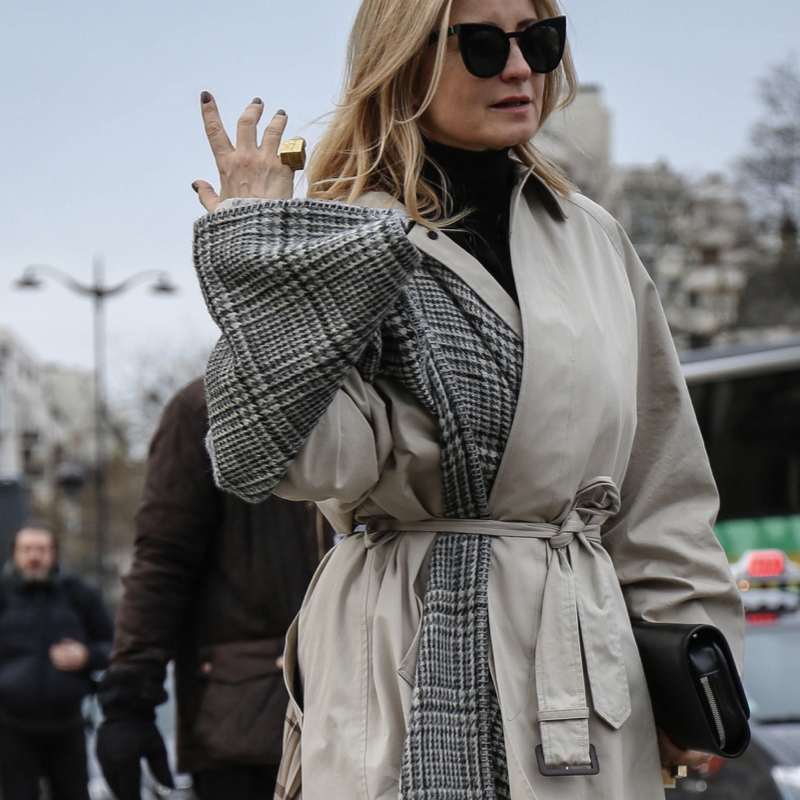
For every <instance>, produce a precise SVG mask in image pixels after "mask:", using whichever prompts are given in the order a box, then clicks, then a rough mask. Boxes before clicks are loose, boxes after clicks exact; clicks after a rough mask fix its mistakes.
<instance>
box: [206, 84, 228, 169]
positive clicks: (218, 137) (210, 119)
mask: <svg viewBox="0 0 800 800" xmlns="http://www.w3.org/2000/svg"><path fill="white" fill-rule="evenodd" d="M200 110H201V112H202V114H203V125H204V126H205V129H206V136H207V137H208V143H209V144H210V145H211V152H212V153H213V154H214V158H216V159H219V157H220V156H224V155H227V154H228V153H232V152H233V145H232V144H231V140H230V139H229V138H228V134H227V133H226V132H225V127H224V126H223V124H222V119H220V116H219V109H218V108H217V102H216V100H214V98H213V97H212V96H211V94H210V93H209V92H202V93H201V95H200Z"/></svg>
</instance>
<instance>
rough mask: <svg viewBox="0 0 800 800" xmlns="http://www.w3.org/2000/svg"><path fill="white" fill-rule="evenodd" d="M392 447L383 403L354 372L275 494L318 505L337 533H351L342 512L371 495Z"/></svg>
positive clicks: (355, 506) (301, 450)
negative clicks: (330, 518) (331, 516)
mask: <svg viewBox="0 0 800 800" xmlns="http://www.w3.org/2000/svg"><path fill="white" fill-rule="evenodd" d="M392 446H393V441H392V434H391V429H390V425H389V419H388V415H387V412H386V405H385V402H384V401H383V399H382V398H381V396H380V395H379V394H378V392H377V391H376V390H375V389H374V388H373V387H372V386H371V385H370V384H369V383H366V382H365V381H364V380H363V379H362V378H361V375H360V374H359V372H358V371H357V370H355V369H353V370H351V371H350V374H349V375H348V376H347V378H346V379H345V382H344V385H343V386H342V388H341V389H340V390H339V391H338V392H337V393H336V395H335V397H334V398H333V401H332V402H331V404H330V405H329V406H328V409H327V411H326V412H325V414H324V415H323V416H322V418H321V419H320V421H319V423H318V424H317V425H316V427H315V428H314V430H313V431H312V432H311V435H310V436H309V438H308V439H307V440H306V442H305V444H304V445H303V446H302V448H301V449H300V451H299V453H298V455H297V457H296V458H295V459H294V461H292V463H291V464H290V465H289V468H288V470H287V471H286V474H285V475H284V477H283V478H282V479H281V481H280V482H279V483H278V485H277V486H276V487H275V494H276V495H278V496H279V497H283V498H285V499H286V500H313V501H315V502H317V503H320V507H321V509H322V510H323V513H327V514H328V516H330V515H331V514H333V517H334V518H333V519H332V520H331V521H332V524H333V525H334V527H335V528H336V529H337V530H338V531H339V532H340V533H345V532H350V528H351V524H350V521H349V520H347V521H345V520H343V519H342V518H341V514H342V513H349V512H351V511H352V510H353V509H355V508H357V507H358V506H359V505H361V503H362V502H363V501H364V499H365V498H366V497H367V496H368V495H369V494H370V492H371V491H372V489H373V487H374V486H375V485H376V484H377V483H378V481H379V480H380V477H381V472H382V470H383V467H384V465H385V464H386V462H387V460H388V459H389V457H390V455H391V452H392ZM330 501H335V502H334V503H332V502H330Z"/></svg>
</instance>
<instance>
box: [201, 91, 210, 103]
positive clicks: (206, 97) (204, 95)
mask: <svg viewBox="0 0 800 800" xmlns="http://www.w3.org/2000/svg"><path fill="white" fill-rule="evenodd" d="M200 100H202V102H203V103H204V104H205V103H210V102H211V95H210V94H209V93H208V92H201V93H200Z"/></svg>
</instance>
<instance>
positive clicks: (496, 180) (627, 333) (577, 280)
mask: <svg viewBox="0 0 800 800" xmlns="http://www.w3.org/2000/svg"><path fill="white" fill-rule="evenodd" d="M558 13H559V12H558V8H557V7H556V4H555V2H554V1H553V0H450V1H449V2H445V0H363V2H362V5H361V8H360V10H359V13H358V16H357V18H356V22H355V27H354V30H353V33H352V37H351V43H350V51H349V71H348V76H347V83H346V88H345V94H344V99H343V102H342V104H341V106H340V107H339V108H338V109H337V111H336V112H335V114H334V117H333V121H332V123H331V125H330V126H329V128H328V130H327V132H326V135H325V136H324V138H323V140H322V142H321V143H320V145H319V146H318V147H317V149H316V151H315V154H314V158H313V160H312V163H311V165H310V169H309V184H310V192H309V199H306V200H289V199H285V198H290V197H291V194H292V173H291V170H290V169H289V168H288V167H285V166H282V165H281V162H280V160H279V158H278V156H277V150H278V144H279V142H280V138H281V136H282V134H283V131H284V129H285V126H286V116H285V114H283V113H282V112H281V113H279V114H277V115H275V117H273V119H272V121H271V122H270V123H269V125H268V127H267V130H266V132H265V135H264V138H263V140H262V142H261V144H260V145H259V144H257V141H256V133H255V129H256V124H257V122H258V120H259V118H260V115H261V111H262V108H263V105H262V104H261V102H260V101H258V100H257V101H255V102H254V103H253V104H251V105H250V106H248V108H247V109H246V110H245V112H244V114H243V115H242V117H241V118H240V120H239V125H238V130H237V146H236V148H234V147H233V146H232V145H231V144H230V142H229V141H228V139H227V136H226V135H225V132H224V130H223V128H222V125H221V122H220V119H219V114H218V111H217V109H216V105H215V103H214V100H213V98H212V97H211V96H210V95H208V94H207V93H204V94H203V97H202V99H203V115H204V119H205V123H206V129H207V132H208V134H209V139H210V141H211V145H212V149H213V150H214V153H215V156H216V159H217V163H218V166H219V168H220V175H221V190H220V194H219V195H217V194H216V193H215V192H214V190H213V189H212V188H211V186H210V185H209V184H207V183H205V182H197V184H195V186H196V188H197V190H198V192H199V194H200V199H201V201H202V202H203V205H204V206H205V207H206V208H207V209H208V210H209V211H212V212H213V213H210V214H208V215H207V216H206V217H204V218H203V219H201V220H200V221H199V222H198V223H197V226H196V240H195V260H196V264H197V268H198V272H199V275H200V279H201V282H202V285H203V289H204V292H205V295H206V299H207V302H208V304H209V308H210V310H211V313H212V315H213V317H214V319H215V320H216V321H217V323H218V324H219V326H220V328H221V330H222V338H221V339H220V342H219V344H218V345H217V348H216V349H215V352H214V354H213V356H212V358H211V361H210V363H209V368H208V374H207V378H206V386H207V392H208V402H209V409H210V418H211V428H212V429H211V433H210V436H209V440H208V447H209V450H210V452H211V454H212V458H213V460H214V464H215V472H216V478H217V480H218V482H219V483H220V485H221V486H222V487H223V488H226V489H229V490H232V491H234V492H236V493H237V494H240V495H241V496H243V497H245V498H247V499H250V500H258V499H261V498H263V497H264V496H266V495H267V494H268V493H269V492H271V491H275V492H276V493H277V494H279V495H281V496H283V497H287V498H291V499H301V498H302V499H310V500H314V501H316V502H317V503H318V504H319V506H320V508H322V509H323V511H324V512H325V514H326V515H327V516H328V518H329V519H330V520H331V521H332V522H333V524H334V526H335V527H336V528H337V530H340V531H344V532H351V531H354V530H355V529H356V528H357V526H359V525H360V526H365V527H366V529H365V530H364V529H363V527H362V528H361V529H360V532H357V533H353V534H352V535H350V536H349V537H347V538H346V539H345V540H344V541H343V542H342V543H341V544H340V545H339V546H338V547H336V548H335V549H334V550H333V551H332V553H331V554H330V555H329V557H328V559H327V560H326V562H325V564H324V565H323V567H322V568H321V569H320V571H319V572H318V573H317V576H316V578H315V580H314V582H313V584H312V586H311V588H310V590H309V593H308V595H307V597H306V600H305V603H304V606H303V609H302V611H301V613H300V615H299V617H298V620H297V621H296V623H295V626H294V627H293V629H292V631H291V632H290V635H289V641H288V643H287V652H286V665H285V669H286V675H287V678H288V683H289V686H290V690H291V692H292V697H293V700H292V704H291V706H290V715H289V726H288V728H287V740H286V744H287V747H286V749H285V752H284V764H283V768H282V779H281V781H279V783H280V784H281V785H280V786H279V791H278V796H281V797H299V796H300V792H301V790H302V794H303V796H304V797H305V798H306V800H315V799H316V798H322V797H325V798H328V797H331V796H335V797H337V798H339V797H341V798H356V797H363V798H372V799H378V798H379V799H380V800H385V799H388V798H392V800H394V798H396V797H398V793H399V796H400V797H401V798H425V799H426V800H445V798H447V799H449V798H458V799H459V800H461V799H462V798H475V800H478V798H480V799H481V800H483V799H484V798H494V797H497V798H509V797H510V798H513V800H517V798H533V797H536V798H540V800H541V799H542V798H544V799H545V800H549V799H550V798H570V800H584V799H585V800H589V798H592V799H593V800H594V799H595V798H600V797H603V798H614V799H615V800H626V799H628V800H650V798H652V800H655V798H662V797H663V790H662V787H661V772H660V769H659V753H658V745H657V739H656V732H655V728H654V725H653V720H652V714H651V710H650V704H649V700H648V696H647V689H646V686H645V682H644V678H643V675H642V671H641V665H640V662H639V658H638V654H637V651H636V646H635V643H634V640H633V637H632V634H631V629H630V623H629V617H633V618H637V619H646V620H650V621H685V622H688V621H692V622H712V623H713V624H716V625H717V626H718V627H720V628H722V630H723V631H724V632H725V633H726V634H727V636H728V638H729V640H730V641H731V644H732V646H733V648H734V650H735V651H736V652H738V653H740V652H741V609H740V603H739V599H738V593H737V591H736V588H735V586H734V585H733V582H732V579H731V575H730V571H729V569H728V567H727V563H726V561H725V558H724V555H723V553H722V551H721V549H720V547H719V545H718V544H717V542H716V539H715V538H714V535H713V531H712V527H711V524H712V520H713V517H714V514H715V511H716V502H717V501H716V493H715V489H714V484H713V480H712V477H711V474H710V471H709V468H708V464H707V461H706V458H705V455H704V451H703V446H702V442H701V440H700V436H699V433H698V430H697V426H696V424H695V421H694V415H693V413H692V409H691V405H690V402H689V398H688V395H687V392H686V387H685V384H684V383H683V381H682V379H681V375H680V370H679V366H678V363H677V359H676V357H675V352H674V348H673V346H672V342H671V339H670V335H669V332H668V330H667V327H666V323H665V321H664V318H663V314H662V312H661V309H660V305H659V301H658V297H657V295H656V292H655V289H654V288H653V285H652V283H651V281H650V280H649V278H648V277H647V275H646V273H645V271H644V269H643V267H642V266H641V264H640V263H639V261H638V259H637V258H636V255H635V253H634V252H633V249H632V247H631V246H630V244H629V243H628V241H627V239H626V237H625V235H624V234H623V233H622V231H621V230H620V229H619V227H618V226H617V225H616V223H615V222H614V221H613V220H612V219H611V218H610V217H609V216H608V215H607V214H606V213H605V212H604V211H602V210H601V209H600V208H598V207H597V206H596V205H594V204H593V203H591V202H590V201H588V200H587V199H585V198H583V197H581V196H580V195H579V194H577V193H576V192H575V191H574V190H573V189H572V188H571V187H570V185H569V184H568V182H567V181H566V180H565V179H564V178H563V176H561V174H560V173H558V172H557V170H555V168H553V167H552V166H550V165H549V164H548V163H547V161H546V160H545V159H543V158H542V157H541V156H540V155H539V154H538V153H537V152H536V150H535V148H534V147H533V146H532V145H531V144H530V140H531V139H532V138H533V136H534V134H535V133H536V131H537V129H538V128H539V126H540V125H541V124H542V122H543V121H544V120H545V119H546V117H547V115H548V114H549V113H550V112H551V111H552V110H553V108H554V107H556V105H557V104H558V103H559V101H560V100H561V99H564V98H569V97H570V96H571V94H572V92H573V89H574V77H573V74H572V69H571V65H570V61H569V56H568V54H567V55H565V56H564V58H563V59H562V49H563V38H564V23H563V19H558ZM260 198H266V199H263V200H261V199H260ZM220 201H223V202H222V204H220ZM444 229H446V230H447V233H445V232H444ZM664 747H665V748H669V747H670V745H669V743H668V742H664ZM662 757H663V758H665V759H666V760H669V759H670V758H677V759H681V760H682V759H685V758H686V759H688V758H692V757H693V756H692V755H691V754H686V753H680V752H675V751H674V748H672V751H670V752H666V750H665V753H664V755H663V756H662ZM301 766H302V772H301Z"/></svg>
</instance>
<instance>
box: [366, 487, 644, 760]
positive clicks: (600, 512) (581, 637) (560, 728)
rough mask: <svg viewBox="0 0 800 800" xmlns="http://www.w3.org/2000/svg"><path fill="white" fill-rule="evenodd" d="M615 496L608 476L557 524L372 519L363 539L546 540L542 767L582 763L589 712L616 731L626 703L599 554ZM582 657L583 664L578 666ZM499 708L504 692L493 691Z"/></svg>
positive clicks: (537, 655) (539, 686)
mask: <svg viewBox="0 0 800 800" xmlns="http://www.w3.org/2000/svg"><path fill="white" fill-rule="evenodd" d="M619 507H620V498H619V491H618V489H617V487H616V486H615V485H614V483H613V481H612V480H611V479H610V478H607V477H600V478H594V479H593V480H591V481H589V482H588V483H587V484H585V485H584V486H582V487H581V488H580V489H579V490H578V492H577V493H576V496H575V499H574V501H573V503H572V507H571V508H570V511H569V512H568V513H567V514H566V515H565V516H564V518H563V520H561V521H560V522H557V523H547V522H504V521H500V520H491V519H489V520H482V519H469V520H456V519H428V520H416V521H407V522H406V521H400V520H396V519H388V518H383V517H373V518H372V519H370V520H369V522H368V523H367V525H366V531H365V534H366V537H367V538H368V539H370V540H371V543H372V544H373V546H374V545H375V544H378V543H379V542H380V541H382V540H383V536H382V535H381V534H382V533H386V532H389V531H396V532H403V533H405V532H414V531H431V532H437V533H448V532H451V533H472V534H478V535H488V536H514V537H523V538H530V539H543V540H545V541H547V543H548V545H549V548H548V550H547V575H546V578H545V584H544V590H543V595H542V605H541V620H540V623H539V632H538V635H537V637H536V646H535V651H534V669H535V675H536V691H537V699H538V708H539V711H538V722H539V729H540V733H541V737H542V748H543V751H544V758H545V762H546V764H547V766H548V767H555V766H559V765H570V766H572V765H575V766H578V765H586V764H589V763H590V755H589V707H588V701H587V692H586V685H585V680H584V675H586V676H587V677H588V679H589V686H590V689H591V697H592V707H593V709H594V711H595V713H596V714H597V716H598V717H600V718H601V719H603V720H604V721H605V722H607V723H608V724H609V725H611V726H612V727H613V728H619V727H620V726H621V725H622V723H623V722H625V720H626V719H627V718H628V717H629V716H630V713H631V702H630V692H629V689H628V680H627V676H626V672H625V662H624V660H623V656H622V645H621V641H620V635H619V630H618V628H617V624H616V619H615V616H614V603H613V600H612V592H611V591H610V589H609V586H608V576H607V571H608V570H607V567H605V565H604V564H603V561H604V560H606V559H607V556H606V555H605V551H603V552H602V553H601V552H600V551H601V550H602V544H601V543H600V528H601V525H602V523H603V522H604V521H605V520H606V519H607V518H608V517H610V516H613V515H614V514H616V513H617V512H618V511H619ZM581 651H583V653H582V652H581ZM583 655H585V658H586V664H585V665H584V661H583ZM498 691H499V694H500V699H501V705H502V694H503V692H502V687H498Z"/></svg>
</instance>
